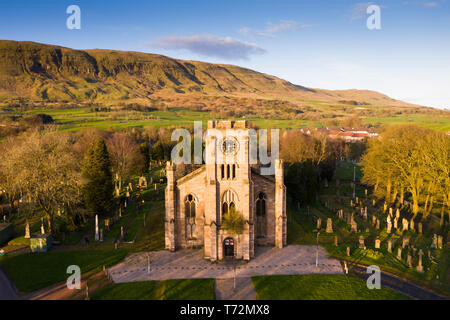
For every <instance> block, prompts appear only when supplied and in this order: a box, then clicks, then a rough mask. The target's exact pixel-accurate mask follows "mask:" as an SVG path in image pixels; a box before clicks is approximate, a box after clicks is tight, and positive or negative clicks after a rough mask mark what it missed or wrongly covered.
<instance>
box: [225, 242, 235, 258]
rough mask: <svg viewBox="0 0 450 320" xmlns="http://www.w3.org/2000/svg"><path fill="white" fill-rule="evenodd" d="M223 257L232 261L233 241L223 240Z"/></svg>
mask: <svg viewBox="0 0 450 320" xmlns="http://www.w3.org/2000/svg"><path fill="white" fill-rule="evenodd" d="M223 255H224V257H225V259H228V260H230V259H233V258H234V239H233V238H226V239H225V240H223Z"/></svg>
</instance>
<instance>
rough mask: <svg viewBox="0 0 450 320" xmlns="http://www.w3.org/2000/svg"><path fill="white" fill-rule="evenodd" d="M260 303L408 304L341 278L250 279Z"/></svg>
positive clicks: (360, 282)
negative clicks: (360, 301)
mask: <svg viewBox="0 0 450 320" xmlns="http://www.w3.org/2000/svg"><path fill="white" fill-rule="evenodd" d="M252 281H253V286H254V288H255V291H256V295H257V299H260V300H407V299H409V298H408V297H406V296H404V295H402V294H400V293H397V292H395V291H393V290H391V289H388V288H385V287H382V288H381V289H379V290H378V289H373V290H369V289H368V288H367V286H366V282H365V281H364V280H362V279H359V278H356V277H353V276H344V275H325V274H317V275H293V276H262V277H253V278H252Z"/></svg>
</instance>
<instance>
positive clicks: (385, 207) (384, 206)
mask: <svg viewBox="0 0 450 320" xmlns="http://www.w3.org/2000/svg"><path fill="white" fill-rule="evenodd" d="M386 210H387V203H386V202H385V203H384V204H383V213H385V212H386Z"/></svg>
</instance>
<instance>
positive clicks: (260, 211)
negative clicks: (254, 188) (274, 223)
mask: <svg viewBox="0 0 450 320" xmlns="http://www.w3.org/2000/svg"><path fill="white" fill-rule="evenodd" d="M255 204H256V237H257V238H264V237H265V236H266V233H267V220H266V195H265V194H264V193H262V192H260V193H259V194H258V197H257V198H256V203H255Z"/></svg>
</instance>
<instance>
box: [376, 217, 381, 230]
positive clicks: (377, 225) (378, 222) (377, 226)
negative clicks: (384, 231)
mask: <svg viewBox="0 0 450 320" xmlns="http://www.w3.org/2000/svg"><path fill="white" fill-rule="evenodd" d="M375 229H377V230H380V220H379V219H377V224H376V227H375Z"/></svg>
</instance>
